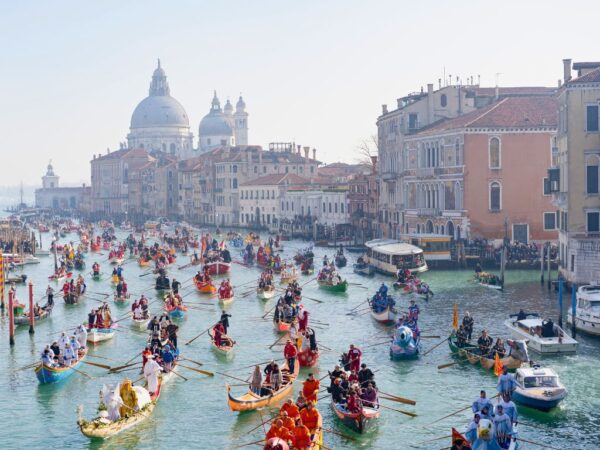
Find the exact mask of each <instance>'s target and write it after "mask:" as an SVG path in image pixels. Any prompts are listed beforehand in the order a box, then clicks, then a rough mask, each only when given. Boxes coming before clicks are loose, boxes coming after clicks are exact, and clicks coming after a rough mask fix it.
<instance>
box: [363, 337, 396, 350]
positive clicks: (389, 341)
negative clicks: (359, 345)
mask: <svg viewBox="0 0 600 450" xmlns="http://www.w3.org/2000/svg"><path fill="white" fill-rule="evenodd" d="M390 343H391V340H390V339H388V340H386V341H384V342H378V343H377V344H371V345H367V346H366V347H364V348H369V347H377V346H378V345H383V344H390Z"/></svg>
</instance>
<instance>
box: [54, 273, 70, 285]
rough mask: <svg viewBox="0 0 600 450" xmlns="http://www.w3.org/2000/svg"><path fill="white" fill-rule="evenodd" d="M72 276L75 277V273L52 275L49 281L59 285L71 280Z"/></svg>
mask: <svg viewBox="0 0 600 450" xmlns="http://www.w3.org/2000/svg"><path fill="white" fill-rule="evenodd" d="M72 275H73V272H67V273H66V274H64V275H56V274H54V275H50V276H49V277H48V279H49V280H50V281H56V282H57V283H60V282H61V281H64V280H66V279H67V278H71V276H72Z"/></svg>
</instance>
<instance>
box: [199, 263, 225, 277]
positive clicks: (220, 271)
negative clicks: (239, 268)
mask: <svg viewBox="0 0 600 450" xmlns="http://www.w3.org/2000/svg"><path fill="white" fill-rule="evenodd" d="M204 267H205V268H208V274H209V275H224V274H226V273H229V271H230V270H231V263H226V262H223V261H215V262H210V263H206V264H204Z"/></svg>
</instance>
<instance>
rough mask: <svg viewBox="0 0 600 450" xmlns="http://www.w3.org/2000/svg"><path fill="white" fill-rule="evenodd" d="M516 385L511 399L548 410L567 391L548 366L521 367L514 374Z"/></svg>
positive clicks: (556, 403)
mask: <svg viewBox="0 0 600 450" xmlns="http://www.w3.org/2000/svg"><path fill="white" fill-rule="evenodd" d="M515 375H516V376H515V380H516V382H517V387H516V389H515V391H514V392H513V394H512V396H513V399H514V400H515V401H516V402H518V403H521V404H522V405H525V406H529V407H531V408H535V409H540V410H542V411H548V410H550V409H552V408H555V407H556V406H558V404H559V403H560V402H561V401H562V400H563V399H564V398H565V397H566V396H567V394H568V392H567V390H566V389H565V387H564V386H563V385H562V384H561V382H560V380H559V378H558V375H557V374H556V372H555V371H554V370H552V369H550V368H540V367H539V366H534V367H523V368H521V369H517V373H516V374H515Z"/></svg>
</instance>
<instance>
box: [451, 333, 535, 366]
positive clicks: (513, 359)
mask: <svg viewBox="0 0 600 450" xmlns="http://www.w3.org/2000/svg"><path fill="white" fill-rule="evenodd" d="M514 343H515V345H516V346H517V347H518V348H517V349H514V348H513V349H512V355H513V356H505V357H504V358H501V359H500V362H501V363H502V366H503V367H506V368H507V369H508V370H510V371H515V370H516V369H518V368H519V367H521V366H522V365H523V363H525V362H528V361H529V354H528V353H527V344H526V343H525V341H516V340H515V341H514ZM448 346H449V347H450V351H451V352H452V353H453V354H455V355H457V357H458V358H460V359H463V360H465V361H468V362H469V363H471V364H473V365H480V366H481V367H482V368H483V369H485V370H490V369H492V368H493V367H494V358H490V357H488V356H483V357H482V356H481V355H480V354H479V348H478V347H477V346H476V345H473V344H469V343H467V344H465V345H464V346H463V347H459V346H458V345H457V337H456V335H454V334H453V335H451V336H450V338H449V339H448Z"/></svg>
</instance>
